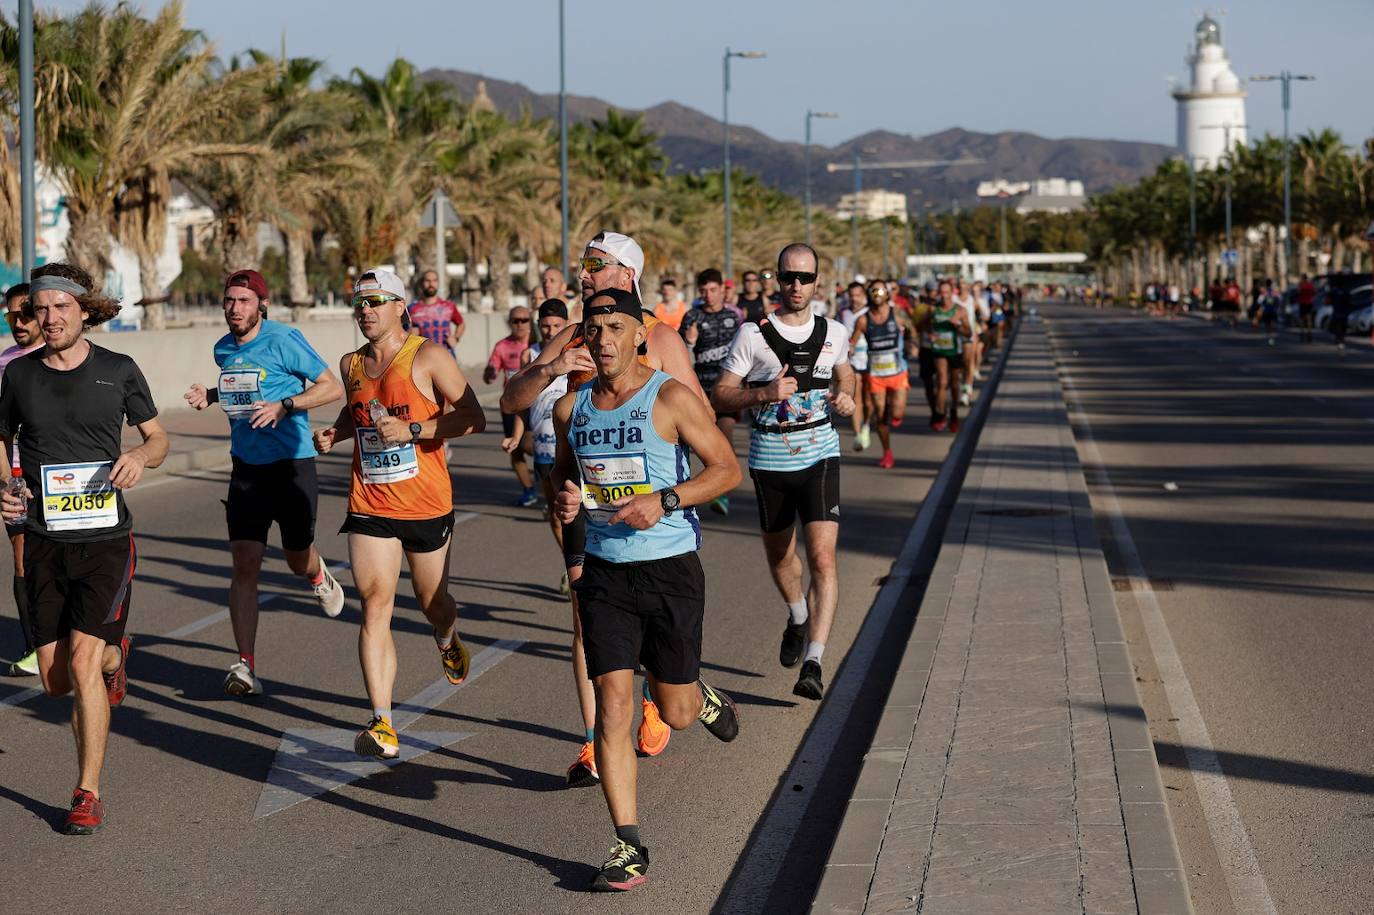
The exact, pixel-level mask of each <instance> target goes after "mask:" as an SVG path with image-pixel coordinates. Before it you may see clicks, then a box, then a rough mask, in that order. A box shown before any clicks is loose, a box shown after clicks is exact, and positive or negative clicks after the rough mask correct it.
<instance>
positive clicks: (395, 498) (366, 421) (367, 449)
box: [346, 334, 453, 521]
mask: <svg viewBox="0 0 1374 915" xmlns="http://www.w3.org/2000/svg"><path fill="white" fill-rule="evenodd" d="M424 342H425V338H424V337H422V336H419V335H415V334H412V335H410V336H408V337H406V342H405V343H403V344H402V345H401V349H400V350H399V351H398V352H397V353H396V356H395V357H394V358H393V359H392V360H391V364H390V365H388V366H387V367H386V370H385V371H383V372H382V374H381V377H379V378H372V377H370V376H369V375H368V374H367V371H366V370H365V369H364V368H363V357H364V355H365V354H366V352H367V347H366V346H364V347H363V348H362V349H360V350H358V351H357V352H356V353H354V354H353V357H352V359H350V360H349V363H348V378H347V379H346V383H347V385H348V391H349V394H348V409H349V411H350V412H351V413H352V415H353V425H354V435H353V437H354V441H353V481H352V485H351V486H350V487H349V490H348V510H349V511H350V512H352V513H353V514H359V515H378V516H381V517H383V518H393V519H395V520H398V521H425V520H429V519H431V518H440V517H443V516H445V515H450V514H452V513H453V484H452V482H451V481H450V480H449V475H448V464H447V463H446V462H445V461H444V443H443V442H442V441H439V440H438V439H425V440H424V441H420V442H416V443H415V444H404V445H387V444H385V443H383V442H382V440H381V439H380V438H379V437H378V435H377V430H376V428H375V427H374V425H373V422H372V415H371V412H370V411H369V409H368V405H369V404H370V403H371V402H372V400H373V399H374V398H375V399H376V400H377V401H378V402H379V403H381V405H382V406H383V407H385V408H386V411H387V412H388V413H390V414H391V415H392V416H394V417H396V418H397V419H401V420H404V421H405V422H408V423H412V422H425V421H426V420H431V419H435V418H436V417H438V416H439V414H440V413H442V412H443V411H442V410H441V409H440V407H439V405H438V404H437V403H435V402H434V401H433V400H431V399H430V398H429V397H428V396H427V395H426V394H425V393H424V392H422V391H421V390H420V389H419V388H417V387H416V386H415V382H414V380H413V379H412V378H411V368H412V366H413V365H414V363H415V354H416V353H417V352H419V351H420V347H421V346H422V345H423V344H424Z"/></svg>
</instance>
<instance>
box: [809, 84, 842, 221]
mask: <svg viewBox="0 0 1374 915" xmlns="http://www.w3.org/2000/svg"><path fill="white" fill-rule="evenodd" d="M837 117H839V115H838V114H836V113H835V112H833V111H812V110H811V109H810V108H808V109H806V146H805V148H804V150H803V152H802V161H803V162H804V163H805V164H804V165H803V171H804V172H805V177H804V179H803V180H804V185H803V186H804V188H805V193H804V199H805V204H804V206H805V207H806V243H807V244H808V245H809V244H811V119H812V118H837Z"/></svg>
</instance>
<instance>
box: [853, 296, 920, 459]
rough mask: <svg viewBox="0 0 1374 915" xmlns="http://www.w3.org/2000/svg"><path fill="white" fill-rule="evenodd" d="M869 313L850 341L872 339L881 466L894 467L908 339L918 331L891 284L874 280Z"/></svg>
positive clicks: (871, 389)
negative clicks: (889, 287)
mask: <svg viewBox="0 0 1374 915" xmlns="http://www.w3.org/2000/svg"><path fill="white" fill-rule="evenodd" d="M868 301H869V303H870V304H869V306H868V313H867V314H865V315H863V316H862V317H860V318H859V319H858V320H857V321H856V322H855V323H854V333H853V335H852V336H851V337H850V341H849V342H850V344H851V345H853V344H856V343H858V341H859V338H860V337H862V338H864V339H866V340H867V341H868V372H867V373H866V375H865V378H864V382H865V385H866V386H867V393H868V394H869V395H870V396H871V397H872V398H873V409H874V412H873V424H874V425H875V426H876V427H877V429H878V441H879V442H880V443H881V444H882V446H883V456H882V457H881V458H880V459H879V460H878V466H879V467H882V468H883V469H885V470H887V469H891V468H892V467H894V466H895V465H896V463H897V459H896V458H895V457H894V456H893V454H892V430H893V429H895V428H897V427H898V426H900V425H901V424H902V415H903V413H904V412H905V411H906V392H907V389H908V388H909V387H910V383H909V382H908V381H907V377H906V359H905V358H904V355H903V354H904V350H905V340H906V338H907V337H908V336H914V335H915V328H913V327H911V326H910V321H911V318H910V316H909V315H907V314H906V313H905V312H903V311H900V310H898V309H896V308H894V307H893V306H892V300H891V297H890V295H889V293H888V291H887V284H886V283H884V282H883V281H882V280H874V281H873V282H871V283H869V284H868Z"/></svg>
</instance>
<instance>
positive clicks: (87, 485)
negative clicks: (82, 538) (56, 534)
mask: <svg viewBox="0 0 1374 915" xmlns="http://www.w3.org/2000/svg"><path fill="white" fill-rule="evenodd" d="M112 469H114V462H113V461H89V462H87V463H84V464H44V465H43V468H42V473H43V525H44V526H45V527H46V528H47V529H48V530H50V531H94V530H101V529H102V528H107V527H114V526H115V525H117V524H119V496H118V495H117V494H116V493H115V489H114V484H113V483H111V482H110V471H111V470H112Z"/></svg>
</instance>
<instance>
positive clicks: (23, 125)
mask: <svg viewBox="0 0 1374 915" xmlns="http://www.w3.org/2000/svg"><path fill="white" fill-rule="evenodd" d="M33 170H34V165H33V0H19V181H20V191H19V199H20V206H21V207H22V208H23V213H22V214H21V217H20V226H21V227H20V237H21V245H22V252H21V253H22V258H23V260H22V264H23V268H24V276H23V277H22V281H23V282H26V283H27V282H28V280H29V271H30V270H32V269H33V267H34V263H33V262H34V260H35V247H34V246H35V238H34V221H35V217H36V216H37V212H36V209H35V207H34V173H33Z"/></svg>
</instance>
